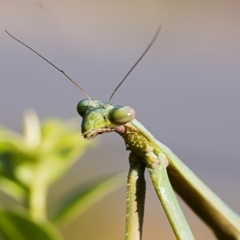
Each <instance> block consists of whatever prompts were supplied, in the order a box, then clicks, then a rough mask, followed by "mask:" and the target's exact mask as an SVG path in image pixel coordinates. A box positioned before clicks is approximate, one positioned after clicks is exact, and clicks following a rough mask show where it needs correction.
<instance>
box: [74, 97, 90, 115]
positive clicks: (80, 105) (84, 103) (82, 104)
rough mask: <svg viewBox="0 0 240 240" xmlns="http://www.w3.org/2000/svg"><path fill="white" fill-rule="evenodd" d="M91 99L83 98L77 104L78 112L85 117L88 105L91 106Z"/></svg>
mask: <svg viewBox="0 0 240 240" xmlns="http://www.w3.org/2000/svg"><path fill="white" fill-rule="evenodd" d="M89 103H90V101H89V100H88V99H83V100H81V101H80V102H79V103H78V104H77V112H78V114H79V115H80V116H81V117H83V116H84V114H85V112H86V110H87V108H88V106H89Z"/></svg>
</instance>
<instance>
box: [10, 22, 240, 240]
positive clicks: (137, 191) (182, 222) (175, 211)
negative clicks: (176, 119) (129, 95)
mask: <svg viewBox="0 0 240 240" xmlns="http://www.w3.org/2000/svg"><path fill="white" fill-rule="evenodd" d="M6 32H7V31H6ZM159 32H160V27H159V28H158V29H157V32H156V34H155V36H154V38H153V39H152V41H151V42H150V44H149V45H148V47H147V48H146V50H145V51H144V52H143V54H142V55H141V56H140V58H139V59H138V60H137V62H136V63H135V64H134V65H133V67H132V68H131V69H130V70H129V72H128V73H127V74H126V76H125V77H124V78H123V79H122V81H121V82H120V83H119V85H118V86H117V87H116V89H115V90H114V91H113V93H112V95H111V96H110V99H109V101H108V102H107V103H105V102H101V101H96V100H92V99H91V98H90V97H89V96H88V94H87V93H86V92H85V91H84V90H83V89H82V88H81V87H80V86H79V85H78V84H77V83H76V82H74V81H73V80H72V79H71V78H70V77H69V76H68V75H67V74H65V73H64V71H63V70H61V69H59V68H58V67H57V66H56V65H54V64H53V63H51V62H50V61H48V60H47V59H46V58H44V57H43V56H42V55H40V54H39V53H38V52H36V51H35V50H33V49H32V48H30V47H29V46H27V45H26V44H25V43H23V42H21V41H20V40H18V39H16V38H15V37H13V36H12V35H11V34H9V33H8V32H7V33H8V34H9V35H10V36H11V37H12V38H14V39H15V40H16V41H18V42H20V43H21V44H23V45H24V46H25V47H27V48H28V49H30V50H31V51H33V52H34V53H36V54H37V55H38V56H40V57H41V58H42V59H44V60H45V61H47V62H48V63H49V64H51V65H52V66H53V67H54V68H56V69H57V70H58V71H60V72H61V73H62V74H63V75H64V76H65V77H67V78H68V79H69V80H70V81H71V82H72V83H74V84H75V85H76V86H77V87H78V88H79V89H80V90H81V91H82V92H83V93H84V94H85V96H86V97H87V99H84V100H81V101H80V102H79V103H78V104H77V111H78V113H79V115H80V116H81V117H82V126H81V128H82V135H83V137H84V138H85V139H89V140H90V139H93V138H95V137H96V136H97V135H98V134H102V133H108V132H116V133H118V134H119V135H120V136H121V137H122V138H123V140H124V141H125V145H126V149H127V150H129V151H130V154H129V164H130V170H129V174H128V182H127V214H126V232H125V240H140V239H142V229H143V216H144V199H145V187H146V184H145V179H144V171H145V169H146V168H147V170H148V172H149V174H150V177H151V179H152V182H153V186H154V188H155V190H156V193H157V196H158V198H159V200H160V202H161V204H162V206H163V208H164V211H165V213H166V215H167V217H168V220H169V222H170V224H171V226H172V229H173V231H174V233H175V236H176V238H177V239H181V240H182V239H184V240H191V239H194V237H193V234H192V232H191V230H190V228H189V226H188V223H187V221H186V219H185V217H184V215H183V213H182V210H181V208H180V206H179V203H178V201H177V199H176V196H175V193H174V191H173V189H174V190H175V191H176V192H177V193H178V194H179V195H180V196H181V198H182V199H183V200H184V201H185V202H186V203H187V204H188V205H189V207H190V208H191V209H192V210H193V211H194V212H195V213H196V214H197V215H198V216H199V217H200V218H201V219H202V220H203V221H204V222H205V223H206V224H207V225H208V226H209V227H210V228H211V229H212V230H213V232H214V233H215V235H216V237H217V238H218V239H240V217H239V216H238V215H237V214H236V213H234V212H233V211H232V210H231V209H230V208H229V207H228V206H227V205H226V204H225V203H224V202H223V201H222V200H221V199H220V198H219V197H218V196H216V195H215V194H214V193H213V192H212V191H211V190H210V189H209V188H208V187H207V186H206V185H205V184H204V183H203V182H202V181H201V180H200V179H199V178H198V177H197V176H196V175H195V174H194V173H193V172H192V171H191V170H190V169H189V168H188V167H187V166H186V165H185V164H184V163H183V162H182V161H181V160H180V159H179V158H178V157H177V156H176V155H175V154H174V153H173V152H172V151H171V150H170V149H169V148H168V147H166V146H165V145H164V144H162V143H161V142H159V141H158V140H157V139H156V138H154V136H153V135H152V134H151V133H150V132H149V131H148V130H147V129H146V128H145V127H144V126H143V125H142V124H141V123H140V122H138V121H137V120H136V119H135V111H134V109H133V108H131V107H128V106H119V105H114V104H111V103H110V102H111V100H112V97H113V95H114V94H115V92H116V91H117V90H118V88H119V87H120V86H121V84H122V83H123V82H124V81H125V79H126V78H127V76H128V75H129V74H130V73H131V72H132V70H133V69H134V68H135V67H136V65H137V64H138V63H139V62H140V61H141V59H142V58H143V56H144V55H145V54H146V53H147V52H148V50H149V49H150V47H151V46H152V44H153V43H154V41H155V40H156V38H157V36H158V34H159Z"/></svg>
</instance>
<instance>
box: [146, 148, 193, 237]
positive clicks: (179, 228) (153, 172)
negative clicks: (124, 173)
mask: <svg viewBox="0 0 240 240" xmlns="http://www.w3.org/2000/svg"><path fill="white" fill-rule="evenodd" d="M145 159H146V165H147V168H148V171H149V173H150V176H151V179H152V182H153V185H154V188H155V191H156V193H157V195H158V198H159V200H160V202H161V204H162V206H163V208H164V211H165V213H166V215H167V217H168V220H169V222H170V224H171V226H172V229H173V231H174V233H175V236H176V238H177V239H180V240H192V239H194V237H193V234H192V232H191V230H190V228H189V226H188V223H187V221H186V219H185V217H184V215H183V212H182V210H181V208H180V206H179V203H178V201H177V199H176V195H175V193H174V191H173V189H172V186H171V183H170V181H169V178H168V174H167V170H166V168H167V166H168V159H167V157H166V155H165V154H163V153H160V154H159V155H158V156H157V157H156V155H155V154H154V153H153V152H149V153H146V158H145Z"/></svg>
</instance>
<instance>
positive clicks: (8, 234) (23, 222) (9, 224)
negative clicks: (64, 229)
mask: <svg viewBox="0 0 240 240" xmlns="http://www.w3.org/2000/svg"><path fill="white" fill-rule="evenodd" d="M0 234H1V236H3V237H4V240H33V239H34V240H62V239H63V238H62V237H61V235H60V234H59V232H58V231H57V230H56V228H55V227H53V226H52V224H51V223H49V222H45V223H42V224H40V223H36V222H33V221H32V220H31V219H30V218H29V217H28V216H27V215H26V214H23V213H16V212H10V211H7V210H2V209H1V210H0Z"/></svg>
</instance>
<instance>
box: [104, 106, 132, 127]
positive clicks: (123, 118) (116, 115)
mask: <svg viewBox="0 0 240 240" xmlns="http://www.w3.org/2000/svg"><path fill="white" fill-rule="evenodd" d="M134 118H135V110H134V109H133V108H131V107H128V106H126V107H119V108H114V109H112V110H111V111H110V112H109V113H108V119H109V120H110V122H112V123H113V124H125V123H128V122H130V121H132V120H133V119H134Z"/></svg>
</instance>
